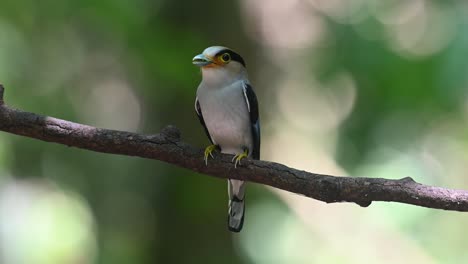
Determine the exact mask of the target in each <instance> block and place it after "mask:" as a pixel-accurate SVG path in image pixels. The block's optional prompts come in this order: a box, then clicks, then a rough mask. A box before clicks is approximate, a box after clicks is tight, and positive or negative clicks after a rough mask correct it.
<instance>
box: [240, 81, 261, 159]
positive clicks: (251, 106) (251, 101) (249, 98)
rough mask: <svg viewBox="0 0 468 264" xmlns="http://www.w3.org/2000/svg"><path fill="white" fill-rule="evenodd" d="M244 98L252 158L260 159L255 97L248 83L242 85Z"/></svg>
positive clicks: (258, 125)
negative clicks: (248, 119) (248, 122)
mask: <svg viewBox="0 0 468 264" xmlns="http://www.w3.org/2000/svg"><path fill="white" fill-rule="evenodd" d="M243 91H244V97H245V101H246V103H247V109H248V110H249V113H250V125H251V128H252V139H253V150H252V158H253V159H260V120H259V118H258V102H257V96H256V95H255V92H254V91H253V89H252V86H251V85H250V84H248V83H244V85H243Z"/></svg>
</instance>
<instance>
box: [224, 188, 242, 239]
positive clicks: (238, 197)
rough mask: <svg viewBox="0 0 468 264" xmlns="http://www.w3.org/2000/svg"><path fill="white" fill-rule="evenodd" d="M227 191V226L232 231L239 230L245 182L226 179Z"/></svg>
mask: <svg viewBox="0 0 468 264" xmlns="http://www.w3.org/2000/svg"><path fill="white" fill-rule="evenodd" d="M228 192H229V211H228V228H229V230H230V231H232V232H239V231H241V229H242V226H243V225H244V213H245V206H244V205H245V199H244V198H245V182H244V181H239V180H228Z"/></svg>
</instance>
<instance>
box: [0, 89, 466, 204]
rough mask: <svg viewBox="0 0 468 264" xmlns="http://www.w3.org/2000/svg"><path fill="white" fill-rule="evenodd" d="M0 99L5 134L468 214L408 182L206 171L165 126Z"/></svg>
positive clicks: (226, 163)
mask: <svg viewBox="0 0 468 264" xmlns="http://www.w3.org/2000/svg"><path fill="white" fill-rule="evenodd" d="M3 93H4V88H3V86H1V85H0V130H1V131H5V132H8V133H12V134H16V135H21V136H25V137H30V138H35V139H39V140H42V141H47V142H55V143H59V144H63V145H67V146H70V147H76V148H81V149H87V150H91V151H97V152H103V153H110V154H120V155H127V156H138V157H142V158H148V159H155V160H160V161H164V162H167V163H170V164H173V165H176V166H179V167H183V168H186V169H189V170H192V171H196V172H199V173H203V174H206V175H210V176H214V177H218V178H228V177H229V178H233V179H240V180H245V181H250V182H256V183H261V184H266V185H269V186H273V187H276V188H279V189H283V190H286V191H289V192H294V193H298V194H302V195H305V196H307V197H311V198H314V199H317V200H320V201H324V202H327V203H335V202H353V203H356V204H358V205H360V206H363V207H367V206H369V205H370V204H371V203H372V202H373V201H388V202H399V203H406V204H413V205H418V206H423V207H428V208H435V209H444V210H454V211H468V191H464V190H454V189H447V188H441V187H433V186H428V185H424V184H420V183H417V182H415V181H414V180H413V179H411V178H409V177H405V178H402V179H400V180H390V179H381V178H364V177H336V176H330V175H322V174H317V173H311V172H306V171H301V170H297V169H294V168H289V167H287V166H285V165H282V164H278V163H274V162H268V161H262V160H250V159H244V160H242V165H241V166H239V167H238V168H237V169H235V168H234V166H233V164H232V162H231V159H232V156H230V155H225V154H220V153H216V154H215V159H210V160H209V163H208V166H206V165H205V163H204V161H203V151H202V150H201V149H199V148H196V147H193V146H191V145H189V144H187V143H185V142H183V141H181V135H180V132H179V130H178V129H177V128H176V127H173V126H167V127H166V128H164V129H162V131H161V132H160V133H158V134H154V135H142V134H137V133H131V132H124V131H116V130H109V129H102V128H96V127H91V126H87V125H82V124H77V123H73V122H70V121H66V120H61V119H57V118H53V117H48V116H42V115H38V114H34V113H29V112H25V111H21V110H16V109H13V108H10V107H8V106H6V105H5V104H4V100H3Z"/></svg>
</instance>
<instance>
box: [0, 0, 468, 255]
mask: <svg viewBox="0 0 468 264" xmlns="http://www.w3.org/2000/svg"><path fill="white" fill-rule="evenodd" d="M211 45H225V46H229V47H231V48H233V49H235V50H237V51H238V52H239V53H240V54H242V55H243V57H244V58H245V60H246V62H247V66H248V70H249V73H250V79H251V81H252V83H253V85H254V87H255V89H256V92H257V96H258V98H259V102H260V111H261V112H260V114H261V120H262V144H263V145H262V159H265V160H271V161H276V162H280V163H284V164H287V165H289V166H293V167H296V168H299V169H304V170H309V171H313V172H319V173H326V174H333V175H353V176H371V177H386V178H402V177H405V176H411V177H413V178H414V179H415V180H417V181H419V182H422V183H425V184H430V185H437V186H443V187H450V188H458V189H468V175H467V171H468V126H467V121H468V90H467V88H468V59H467V54H468V53H467V52H468V4H467V3H466V1H436V0H434V1H431V0H413V1H406V0H392V1H376V0H352V1H348V0H315V1H314V0H290V1H274V0H263V1H255V0H242V1H233V2H231V1H217V0H210V1H169V0H160V1H158V0H153V1H151V0H133V1H131V0H113V1H112V0H101V1H89V0H82V1H72V0H61V1H51V0H44V1H35V0H2V1H1V3H0V83H3V84H4V85H5V87H6V89H7V90H6V94H5V100H6V102H7V103H8V104H9V105H11V106H13V107H17V108H21V109H24V110H27V111H31V112H36V113H41V114H45V115H50V116H54V117H58V118H62V119H67V120H71V121H75V122H79V123H85V124H89V125H93V126H97V127H104V128H111V129H120V130H127V131H134V132H139V133H157V132H158V131H160V129H161V128H163V127H164V126H165V125H168V124H172V125H175V126H177V127H178V128H180V129H181V131H182V137H183V140H184V141H186V142H189V143H192V144H194V145H196V146H199V147H200V148H201V147H204V146H206V145H207V144H208V140H207V139H206V137H205V134H204V132H203V129H202V128H201V126H200V125H199V123H198V120H197V118H196V116H195V114H194V109H193V102H194V98H195V91H196V87H197V85H198V83H199V81H200V79H201V76H200V73H199V69H197V68H196V67H194V66H193V65H192V64H191V59H192V58H193V56H194V55H196V54H198V53H200V52H201V51H202V50H203V49H204V48H206V47H208V46H211ZM200 162H202V161H201V160H200ZM226 189H227V188H226V182H225V181H224V180H219V179H215V178H212V177H207V176H203V175H199V174H196V173H193V172H191V171H187V170H183V169H179V168H177V167H174V166H171V165H168V164H164V163H162V162H158V161H154V160H143V159H139V158H133V157H126V156H114V155H107V154H100V153H93V152H89V151H84V150H79V149H75V148H68V147H64V146H62V145H56V144H50V143H44V142H39V141H35V140H32V139H28V138H24V137H18V136H14V135H9V134H5V133H0V263H2V264H22V263H27V264H36V263H37V264H49V263H51V264H52V263H57V264H58V263H67V264H68V263H73V264H75V263H79V264H89V263H104V264H111V263H112V264H120V263H122V264H126V263H265V264H266V263H467V262H468V251H467V250H466V249H467V245H468V228H467V224H468V216H467V215H466V214H463V213H455V212H445V211H438V210H431V209H425V208H419V207H415V206H409V205H402V204H393V203H374V204H372V206H370V207H369V208H360V207H358V206H356V205H353V204H331V205H326V204H324V203H322V202H318V201H315V200H312V199H307V198H303V197H300V196H298V195H294V194H290V193H286V192H283V191H279V190H275V189H272V188H267V187H264V186H260V185H256V184H249V187H248V195H247V199H248V200H247V209H246V222H245V226H244V230H243V231H242V232H241V233H240V234H232V233H230V232H228V230H227V228H226V214H227V191H226Z"/></svg>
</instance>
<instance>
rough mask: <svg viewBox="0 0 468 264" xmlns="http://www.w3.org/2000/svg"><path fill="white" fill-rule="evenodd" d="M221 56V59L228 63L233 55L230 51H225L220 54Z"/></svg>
mask: <svg viewBox="0 0 468 264" xmlns="http://www.w3.org/2000/svg"><path fill="white" fill-rule="evenodd" d="M220 58H221V61H222V62H224V63H228V62H229V61H231V55H229V53H224V54H223V55H221V56H220Z"/></svg>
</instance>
